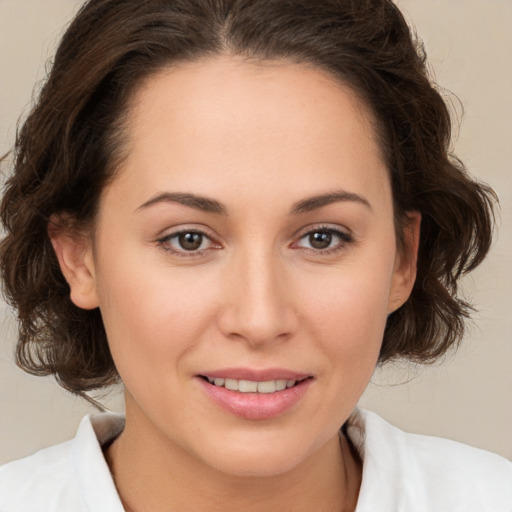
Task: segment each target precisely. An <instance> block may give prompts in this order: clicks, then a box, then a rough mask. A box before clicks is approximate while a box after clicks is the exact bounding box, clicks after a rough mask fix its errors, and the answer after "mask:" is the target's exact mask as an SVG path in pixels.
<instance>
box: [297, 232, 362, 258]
mask: <svg viewBox="0 0 512 512" xmlns="http://www.w3.org/2000/svg"><path fill="white" fill-rule="evenodd" d="M352 242H353V238H352V236H351V235H350V234H348V233H346V232H344V231H341V230H339V229H336V228H330V227H329V228H318V229H315V230H312V231H309V232H307V233H305V234H304V235H303V236H302V237H301V238H300V239H299V240H298V242H297V244H296V247H301V248H304V249H309V250H310V251H316V252H318V254H328V253H331V252H333V251H337V250H338V249H339V250H342V249H344V248H346V246H347V245H348V244H350V243H352Z"/></svg>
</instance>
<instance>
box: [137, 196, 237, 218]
mask: <svg viewBox="0 0 512 512" xmlns="http://www.w3.org/2000/svg"><path fill="white" fill-rule="evenodd" d="M158 203H178V204H182V205H184V206H188V207H189V208H195V209H196V210H202V211H204V212H208V213H217V214H221V215H227V213H228V212H227V209H226V208H225V207H224V206H223V205H222V204H221V203H219V201H216V200H215V199H210V198H209V197H203V196H198V195H196V194H188V193H186V192H164V193H162V194H158V195H156V196H154V197H152V198H151V199H149V200H148V201H146V202H145V203H144V204H141V205H140V206H139V207H138V208H137V210H136V211H138V210H141V209H144V208H148V207H149V206H152V205H155V204H158Z"/></svg>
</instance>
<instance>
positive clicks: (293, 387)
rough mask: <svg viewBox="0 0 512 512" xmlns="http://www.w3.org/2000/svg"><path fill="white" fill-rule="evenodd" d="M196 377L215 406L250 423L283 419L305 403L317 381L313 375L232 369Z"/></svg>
mask: <svg viewBox="0 0 512 512" xmlns="http://www.w3.org/2000/svg"><path fill="white" fill-rule="evenodd" d="M196 377H197V382H198V383H199V384H200V388H202V390H203V392H204V393H205V395H206V396H207V397H208V398H209V400H211V401H212V402H213V403H214V404H215V405H216V406H219V407H220V408H221V409H224V410H225V411H227V412H228V413H230V414H233V415H235V416H238V417H240V418H244V419H248V420H270V419H272V418H276V417H278V416H281V415H282V414H284V413H286V412H287V411H289V410H290V409H292V408H294V406H296V405H297V404H298V403H299V402H300V401H301V400H302V398H303V397H304V395H305V394H306V393H307V392H308V390H309V389H310V388H311V386H312V385H313V383H314V381H315V377H313V376H311V375H304V374H298V373H295V372H290V371H286V370H270V371H251V370H239V369H233V370H222V371H218V372H214V373H213V374H210V375H208V374H203V375H197V376H196ZM235 377H238V378H235Z"/></svg>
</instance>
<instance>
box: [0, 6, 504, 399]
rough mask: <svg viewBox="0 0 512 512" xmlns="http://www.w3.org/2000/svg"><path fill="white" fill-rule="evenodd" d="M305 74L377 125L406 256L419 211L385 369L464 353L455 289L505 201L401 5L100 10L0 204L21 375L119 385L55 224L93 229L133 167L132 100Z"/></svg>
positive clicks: (39, 105) (79, 26) (27, 131)
mask: <svg viewBox="0 0 512 512" xmlns="http://www.w3.org/2000/svg"><path fill="white" fill-rule="evenodd" d="M226 53H227V54H232V55H240V56H244V57H246V58H249V59H257V60H274V59H286V60H288V61H291V62H297V63H309V64H313V65H314V66H317V67H318V68H320V69H322V70H324V71H326V72H328V73H329V74H330V75H332V76H333V77H335V78H337V79H338V80H340V81H341V82H343V83H344V84H346V85H348V86H350V87H351V88H352V89H353V90H354V91H355V92H356V93H357V94H359V96H360V97H361V98H362V99H363V101H365V103H366V104H367V105H368V106H369V108H370V109H371V111H372V112H373V114H374V117H375V120H376V125H377V126H376V128H377V132H378V135H379V144H380V145H381V149H382V151H383V154H384V155H385V158H386V160H387V166H388V169H389V173H390V176H391V183H392V193H393V200H394V214H395V224H396V232H397V238H398V243H399V245H400V241H401V234H402V233H403V226H404V225H405V222H406V221H407V212H408V211H410V210H417V211H419V212H421V214H422V225H421V239H420V247H419V259H418V273H417V279H416V283H415V286H414V289H413V291H412V294H411V296H410V298H409V300H408V301H407V302H406V303H405V304H404V305H403V306H402V307H401V308H400V309H399V310H397V311H396V312H394V313H393V314H392V315H390V317H389V318H388V322H387V326H386V329H385V334H384V340H383V344H382V349H381V353H380V361H381V362H385V361H387V360H389V359H392V358H395V357H405V358H409V359H411V360H415V361H422V362H427V361H432V360H434V359H436V358H437V357H439V356H440V355H442V354H444V353H445V352H446V351H447V350H448V348H449V347H451V346H452V345H456V344H457V343H458V341H459V340H460V338H461V337H462V334H463V331H464V319H465V318H466V317H468V316H469V314H470V312H471V306H470V305H469V304H468V303H466V302H464V301H463V300H461V299H460V298H458V297H457V281H458V279H459V278H460V277H461V276H462V275H463V274H465V273H466V272H468V271H470V270H472V269H473V268H475V267H476V266H477V265H478V264H479V263H480V262H481V261H482V259H483V258H484V256H485V254H486V253H487V251H488V249H489V246H490V243H491V238H492V228H493V204H494V201H495V195H494V193H493V192H492V190H491V189H489V188H488V187H487V186H485V185H483V184H479V183H478V182H476V181H475V180H473V179H472V178H471V177H470V176H468V174H467V172H466V171H465V169H464V166H463V164H462V163H461V162H460V161H459V160H458V159H457V158H456V157H454V156H453V155H451V154H450V139H451V119H450V115H449V111H448V108H447V106H446V103H445V101H444V100H443V98H442V96H441V94H440V93H439V91H438V90H437V88H436V87H435V85H434V84H433V83H432V81H431V80H430V78H429V75H428V72H427V68H426V57H425V52H424V50H423V46H422V44H421V43H420V42H419V41H418V40H417V39H416V38H415V37H414V35H413V34H412V32H411V30H410V29H409V27H408V25H407V23H406V21H405V20H404V18H403V16H402V14H401V13H400V11H399V10H398V8H397V7H396V6H395V5H394V3H393V2H391V1H390V0H293V1H292V0H258V1H254V0H145V1H143V2H141V1H140V0H89V1H88V2H86V3H85V4H84V5H83V7H82V8H81V10H80V11H79V12H78V14H77V16H76V17H75V19H74V20H73V22H72V23H71V25H70V26H69V28H68V29H67V31H66V33H65V35H64V36H63V38H62V41H61V43H60V46H59V47H58V50H57V53H56V56H55V59H54V62H53V66H52V68H51V71H50V72H49V76H48V78H47V81H46V82H45V85H44V87H43V88H42V90H41V92H40V95H39V98H38V100H37V101H36V103H35V105H34V106H33V108H32V110H31V112H30V114H29V116H28V118H27V119H26V121H25V122H24V124H23V125H22V126H21V128H20V129H19V131H18V133H17V138H16V142H15V146H14V149H13V156H14V166H13V167H14V168H13V173H12V175H11V177H10V179H9V180H8V182H7V184H6V188H5V193H4V196H3V200H2V203H1V208H0V215H1V219H2V221H3V224H4V227H5V230H6V236H5V238H4V239H3V241H2V243H1V245H0V272H1V275H2V278H3V289H4V295H5V297H6V299H7V300H8V301H9V303H10V304H11V305H13V306H14V308H15V309H16V310H17V313H18V318H19V341H18V344H17V361H18V364H19V365H20V366H21V367H22V368H23V369H25V370H26V371H28V372H30V373H33V374H38V375H47V374H54V375H55V376H56V378H57V380H58V381H59V383H60V384H61V385H62V386H63V387H65V388H66V389H68V390H70V391H72V392H74V393H78V394H82V395H83V393H84V392H85V391H88V390H92V389H97V388H101V387H104V386H108V385H110V384H112V383H114V382H116V380H118V374H117V372H116V368H115V365H114V362H113V360H112V357H111V354H110V351H109V348H108V343H107V339H106V334H105V329H104V326H103V323H102V319H101V314H100V311H99V310H98V309H96V310H92V311H86V310H82V309H79V308H78V307H76V306H75V305H74V304H73V303H72V302H71V300H70V297H69V287H68V285H67V283H66V281H65V279H64V277H63V275H62V273H61V271H60V268H59V265H58V262H57V259H56V256H55V253H54V251H53V248H52V246H51V243H50V240H49V237H48V233H47V228H48V222H49V219H50V218H51V216H52V215H53V214H56V213H57V214H61V216H63V217H65V218H66V219H68V220H69V226H68V227H69V229H83V228H86V227H87V226H89V227H90V226H92V225H93V224H94V220H95V216H96V212H97V208H98V201H99V197H100V194H101V191H102V189H103V188H104V186H105V184H106V183H108V181H109V180H111V179H112V177H113V176H114V175H115V171H116V166H117V164H118V163H119V160H120V159H121V158H122V149H123V145H122V140H123V137H122V127H123V120H124V119H125V116H126V111H127V109H128V105H129V99H130V97H131V95H133V93H134V92H135V91H136V90H137V88H138V87H140V85H141V83H142V82H143V81H144V80H145V79H147V78H148V77H150V76H151V75H152V74H154V73H156V72H158V71H159V70H160V69H162V68H163V67H166V66H171V65H173V64H176V63H179V62H182V61H194V60H197V59H201V58H208V57H209V56H215V55H219V54H226Z"/></svg>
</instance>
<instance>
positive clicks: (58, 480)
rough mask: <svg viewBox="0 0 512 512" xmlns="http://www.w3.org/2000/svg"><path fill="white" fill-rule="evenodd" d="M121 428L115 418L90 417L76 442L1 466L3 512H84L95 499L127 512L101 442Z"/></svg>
mask: <svg viewBox="0 0 512 512" xmlns="http://www.w3.org/2000/svg"><path fill="white" fill-rule="evenodd" d="M116 429H117V433H118V431H119V429H122V426H121V423H120V420H119V419H117V418H116V415H104V414H101V415H97V416H95V417H90V416H86V417H85V418H84V419H83V420H82V422H81V424H80V427H79V429H78V432H77V435H76V437H75V438H74V439H73V440H71V441H67V442H65V443H62V444H59V445H56V446H52V447H50V448H45V449H43V450H41V451H39V452H37V453H35V454H34V455H31V456H29V457H25V458H23V459H20V460H16V461H14V462H10V463H8V464H6V465H4V466H2V467H0V510H1V511H2V512H34V511H35V510H44V511H45V512H61V511H62V512H64V511H69V510H73V512H82V511H84V512H85V511H86V510H94V508H93V509H91V507H90V505H91V503H89V502H90V500H91V494H90V492H89V490H91V489H94V492H93V493H92V495H93V498H92V499H100V500H106V502H107V503H110V502H111V503H112V506H109V508H105V509H103V510H108V511H109V512H110V511H111V510H112V511H118V510H119V511H122V510H123V509H122V508H119V504H118V503H117V501H118V498H117V493H115V487H114V484H113V482H112V479H111V477H110V473H109V471H108V467H107V465H106V463H105V460H104V458H103V454H102V450H101V444H102V443H101V441H103V439H102V437H104V438H105V437H106V436H107V433H109V432H110V433H111V434H113V433H115V432H116Z"/></svg>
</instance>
